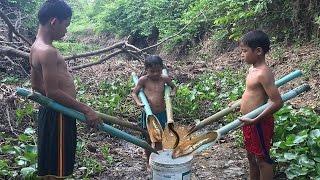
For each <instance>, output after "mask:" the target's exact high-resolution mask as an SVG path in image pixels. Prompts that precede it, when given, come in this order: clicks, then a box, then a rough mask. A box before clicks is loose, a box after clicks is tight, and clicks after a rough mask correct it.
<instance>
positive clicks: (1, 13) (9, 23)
mask: <svg viewBox="0 0 320 180" xmlns="http://www.w3.org/2000/svg"><path fill="white" fill-rule="evenodd" d="M0 17H1V18H2V19H3V20H4V22H5V23H6V24H7V25H8V27H9V29H10V30H12V32H13V33H14V34H16V35H17V36H18V37H20V38H21V39H22V40H23V41H25V42H26V43H28V44H29V45H30V46H31V45H32V44H31V42H29V40H28V39H27V38H25V37H24V36H22V35H21V34H20V33H19V32H18V31H17V30H16V29H15V28H14V26H13V25H12V23H11V22H10V20H9V18H8V17H7V16H6V15H5V14H4V13H3V12H2V11H1V10H0Z"/></svg>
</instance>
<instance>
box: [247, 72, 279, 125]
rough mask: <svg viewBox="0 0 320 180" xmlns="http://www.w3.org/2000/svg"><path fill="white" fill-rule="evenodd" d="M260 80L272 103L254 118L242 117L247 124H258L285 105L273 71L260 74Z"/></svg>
mask: <svg viewBox="0 0 320 180" xmlns="http://www.w3.org/2000/svg"><path fill="white" fill-rule="evenodd" d="M259 81H260V83H261V85H262V86H263V88H264V90H265V92H266V94H267V95H268V97H269V103H270V105H269V106H268V107H267V108H266V109H265V110H264V111H263V112H262V113H261V114H259V115H258V116H257V117H256V118H254V119H248V118H241V120H242V121H243V122H245V124H256V123H258V122H259V121H260V120H261V119H264V118H265V117H267V116H270V115H272V114H274V113H275V112H277V111H278V110H279V109H280V108H281V107H282V106H283V101H282V99H281V95H280V93H279V90H278V88H277V87H276V85H275V84H274V77H273V75H272V73H265V74H262V75H260V77H259ZM249 121H251V122H249Z"/></svg>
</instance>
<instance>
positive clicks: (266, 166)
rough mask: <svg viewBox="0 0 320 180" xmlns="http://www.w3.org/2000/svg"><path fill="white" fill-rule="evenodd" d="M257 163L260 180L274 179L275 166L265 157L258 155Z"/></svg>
mask: <svg viewBox="0 0 320 180" xmlns="http://www.w3.org/2000/svg"><path fill="white" fill-rule="evenodd" d="M257 163H258V166H259V169H260V180H272V179H273V166H272V164H270V163H267V162H266V161H265V160H264V159H263V158H258V157H257Z"/></svg>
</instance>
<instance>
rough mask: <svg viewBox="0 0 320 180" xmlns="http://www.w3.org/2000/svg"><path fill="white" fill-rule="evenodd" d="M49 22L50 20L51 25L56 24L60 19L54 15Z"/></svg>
mask: <svg viewBox="0 0 320 180" xmlns="http://www.w3.org/2000/svg"><path fill="white" fill-rule="evenodd" d="M49 22H50V26H54V25H55V24H56V23H58V19H57V18H55V17H54V18H51V19H50V21H49Z"/></svg>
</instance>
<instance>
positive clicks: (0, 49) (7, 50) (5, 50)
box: [0, 46, 29, 58]
mask: <svg viewBox="0 0 320 180" xmlns="http://www.w3.org/2000/svg"><path fill="white" fill-rule="evenodd" d="M0 53H1V54H6V55H15V56H18V57H23V58H29V53H27V52H24V51H21V50H18V49H15V48H13V47H10V46H0Z"/></svg>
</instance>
